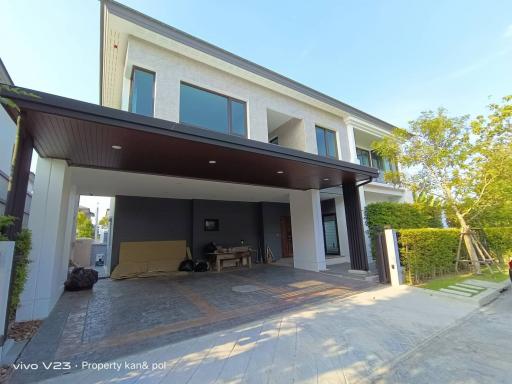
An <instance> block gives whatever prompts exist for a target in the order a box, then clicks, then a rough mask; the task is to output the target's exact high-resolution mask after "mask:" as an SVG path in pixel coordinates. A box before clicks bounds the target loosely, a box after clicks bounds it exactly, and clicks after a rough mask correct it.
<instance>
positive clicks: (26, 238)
mask: <svg viewBox="0 0 512 384" xmlns="http://www.w3.org/2000/svg"><path fill="white" fill-rule="evenodd" d="M14 220H15V218H14V217H12V216H0V231H1V232H0V241H4V240H8V239H7V236H5V235H4V234H3V232H4V231H5V230H6V229H7V228H8V227H9V226H11V225H13V224H14ZM31 249H32V234H31V233H30V231H29V230H28V229H22V230H21V232H20V233H18V235H17V236H16V240H15V245H14V265H13V268H14V280H13V282H12V292H11V302H10V305H9V319H13V318H14V316H15V314H16V308H18V305H19V303H20V297H21V293H22V292H23V288H24V287H25V283H26V282H27V278H28V265H29V264H30V260H29V258H28V255H29V253H30V250H31Z"/></svg>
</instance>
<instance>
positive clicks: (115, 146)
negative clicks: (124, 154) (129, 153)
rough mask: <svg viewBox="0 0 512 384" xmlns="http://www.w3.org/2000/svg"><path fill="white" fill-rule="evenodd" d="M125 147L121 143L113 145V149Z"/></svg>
mask: <svg viewBox="0 0 512 384" xmlns="http://www.w3.org/2000/svg"><path fill="white" fill-rule="evenodd" d="M122 148H123V147H121V146H120V145H113V146H112V149H122Z"/></svg>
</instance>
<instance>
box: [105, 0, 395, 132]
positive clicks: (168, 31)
mask: <svg viewBox="0 0 512 384" xmlns="http://www.w3.org/2000/svg"><path fill="white" fill-rule="evenodd" d="M102 4H104V7H105V9H107V10H108V12H109V13H112V14H113V15H115V16H117V17H119V18H122V19H124V20H126V21H129V22H132V23H134V24H136V25H139V26H140V27H142V28H145V29H147V30H150V31H152V32H154V33H157V34H159V35H162V36H164V37H167V38H169V39H172V40H175V41H177V42H179V43H182V44H185V45H187V46H189V47H191V48H194V49H197V50H199V51H201V52H203V53H206V54H208V55H211V56H213V57H215V58H217V59H220V60H223V61H225V62H227V63H229V64H232V65H235V66H237V67H239V68H241V69H244V70H246V71H248V72H251V73H253V74H256V75H258V76H261V77H263V78H265V79H267V80H270V81H273V82H275V83H277V84H279V85H282V86H285V87H287V88H289V89H292V90H294V91H297V92H299V93H302V94H303V95H306V96H309V97H311V98H313V99H316V100H318V101H320V102H323V103H325V104H327V105H330V106H331V107H334V108H337V109H339V110H341V111H343V112H345V113H348V114H352V115H354V116H357V117H359V118H361V119H364V120H366V121H369V122H371V123H373V124H376V125H378V126H381V127H384V128H386V129H389V130H392V129H394V128H396V127H395V126H394V125H392V124H390V123H388V122H386V121H384V120H381V119H379V118H377V117H375V116H372V115H370V114H368V113H366V112H363V111H361V110H359V109H357V108H355V107H352V106H350V105H348V104H345V103H343V102H341V101H339V100H337V99H335V98H333V97H331V96H328V95H326V94H324V93H321V92H319V91H316V90H314V89H313V88H310V87H308V86H306V85H304V84H301V83H299V82H297V81H295V80H292V79H290V78H288V77H286V76H283V75H281V74H279V73H277V72H274V71H272V70H270V69H268V68H265V67H263V66H261V65H259V64H256V63H254V62H252V61H249V60H247V59H244V58H243V57H240V56H238V55H235V54H233V53H231V52H228V51H226V50H224V49H222V48H220V47H217V46H216V45H213V44H211V43H208V42H207V41H204V40H201V39H199V38H197V37H194V36H192V35H190V34H188V33H186V32H183V31H181V30H179V29H177V28H174V27H172V26H170V25H168V24H165V23H163V22H161V21H159V20H157V19H154V18H152V17H150V16H147V15H145V14H143V13H141V12H139V11H137V10H135V9H132V8H130V7H127V6H125V5H123V4H120V3H118V2H116V1H114V0H102ZM102 8H103V7H102ZM103 29H104V27H102V30H103ZM102 33H103V32H102ZM102 51H103V49H102ZM102 61H103V60H102ZM100 76H101V75H100ZM100 92H101V91H100Z"/></svg>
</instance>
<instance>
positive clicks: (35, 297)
mask: <svg viewBox="0 0 512 384" xmlns="http://www.w3.org/2000/svg"><path fill="white" fill-rule="evenodd" d="M36 172H37V176H38V177H37V178H36V180H35V185H34V196H33V200H32V211H31V215H30V219H29V229H30V230H31V231H32V251H31V252H30V256H29V258H30V260H31V263H30V271H29V277H28V279H27V283H26V286H25V289H24V291H23V293H22V296H21V304H20V306H19V307H18V311H17V313H16V319H17V320H18V321H26V320H32V319H43V318H45V317H47V316H48V314H49V313H50V311H51V310H52V309H53V307H54V306H55V304H56V302H57V300H58V299H59V297H60V295H61V293H62V291H63V283H64V281H65V280H66V277H67V270H68V262H69V256H70V250H71V242H72V240H73V223H74V221H75V212H74V207H75V206H76V204H77V199H78V198H79V196H78V194H77V193H76V188H75V187H74V186H72V184H71V179H70V173H69V169H68V166H67V165H66V162H65V161H62V160H50V159H39V160H38V163H37V171H36Z"/></svg>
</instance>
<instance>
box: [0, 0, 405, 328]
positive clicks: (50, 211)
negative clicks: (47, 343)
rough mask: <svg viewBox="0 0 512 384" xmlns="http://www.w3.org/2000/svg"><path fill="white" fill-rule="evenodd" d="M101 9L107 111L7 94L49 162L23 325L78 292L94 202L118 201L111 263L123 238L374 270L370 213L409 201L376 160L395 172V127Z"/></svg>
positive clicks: (155, 24) (144, 21)
mask: <svg viewBox="0 0 512 384" xmlns="http://www.w3.org/2000/svg"><path fill="white" fill-rule="evenodd" d="M101 7H102V12H101V41H100V44H101V49H100V52H101V57H100V63H101V68H100V76H101V79H100V89H101V91H100V92H101V95H100V104H101V105H100V106H99V105H94V104H89V103H83V102H80V101H77V100H71V99H67V98H63V97H59V96H55V95H49V94H45V93H42V92H38V91H34V90H28V89H21V88H10V87H8V86H0V95H4V96H6V97H10V98H12V99H13V100H15V101H16V103H17V104H18V106H19V107H20V109H21V111H22V113H23V116H25V119H23V120H22V121H24V124H23V125H22V127H21V128H22V131H23V132H24V133H25V135H24V136H23V137H24V139H23V140H22V144H23V145H20V146H19V148H21V149H20V151H21V152H22V153H23V154H28V153H29V149H30V150H31V148H32V146H33V148H35V150H36V151H37V152H38V154H39V159H38V163H37V172H36V173H37V178H36V182H35V186H34V190H35V192H34V197H33V199H32V213H31V217H30V221H29V228H30V229H31V230H32V233H33V248H32V252H31V256H30V257H31V260H32V263H31V264H30V276H29V279H28V282H27V286H26V288H25V290H24V292H23V295H22V298H21V306H20V307H19V308H18V312H17V318H18V320H30V319H36V318H44V317H46V316H47V315H48V314H49V312H50V311H51V309H52V308H53V306H54V305H55V303H56V301H57V300H58V298H59V297H60V294H61V293H62V289H63V288H62V283H63V281H64V280H65V278H66V275H67V268H68V261H69V257H70V251H71V245H72V243H73V240H74V225H75V222H76V213H77V210H78V205H79V197H80V195H96V196H112V197H114V199H112V201H111V207H110V215H111V216H110V217H111V221H110V222H111V226H110V228H111V230H110V231H109V239H108V242H107V243H108V249H107V251H106V258H107V265H108V266H110V269H112V268H114V267H115V266H116V264H118V260H119V250H120V244H121V243H122V242H128V241H137V242H141V241H154V240H186V242H187V244H188V246H189V247H190V249H191V252H192V256H193V257H194V258H195V259H202V258H204V257H205V251H204V248H205V246H206V245H207V244H208V243H210V242H215V243H217V244H220V245H224V246H234V245H239V244H241V243H243V244H245V245H250V246H251V247H252V248H253V249H254V250H255V253H254V261H261V260H262V259H263V257H264V255H265V254H266V253H267V251H268V250H271V251H272V254H273V255H274V257H275V258H276V259H279V258H281V257H285V258H286V257H288V258H292V259H291V260H292V261H293V265H294V267H295V268H300V269H307V270H312V271H320V270H325V269H326V266H327V265H328V264H330V263H336V262H348V261H350V268H351V269H352V270H360V271H368V270H369V268H370V267H371V264H372V257H371V255H370V252H369V249H370V248H369V244H368V239H367V237H366V236H365V231H364V225H363V208H364V206H365V204H367V203H368V202H370V201H389V200H393V201H403V200H406V199H407V198H408V197H407V196H408V194H407V193H406V191H404V190H401V189H397V188H394V187H393V186H391V185H388V184H385V183H383V182H381V181H379V171H378V170H377V169H375V168H372V167H371V166H376V167H378V168H381V169H382V170H384V169H386V167H392V166H393V165H392V164H390V163H389V162H386V161H385V160H384V159H380V158H379V157H377V156H376V155H375V154H372V153H371V151H369V149H370V147H371V143H372V142H373V141H374V140H378V139H379V138H381V137H383V136H385V135H389V134H390V132H391V130H392V129H393V128H394V127H393V126H392V125H390V124H388V123H386V122H384V121H382V120H380V119H378V118H376V117H373V116H371V115H369V114H367V113H365V112H362V111H360V110H358V109H356V108H353V107H351V106H349V105H347V104H344V103H342V102H340V101H338V100H336V99H333V98H331V97H329V96H326V95H324V94H322V93H320V92H317V91H315V90H313V89H311V88H308V87H306V86H304V85H301V84H299V83H297V82H295V81H293V80H290V79H288V78H286V77H284V76H281V75H279V74H277V73H275V72H272V71H270V70H268V69H265V68H263V67H261V66H259V65H257V64H254V63H252V62H250V61H248V60H245V59H243V58H241V57H238V56H236V55H233V54H231V53H229V52H226V51H224V50H223V49H221V48H218V47H215V46H213V45H211V44H209V43H207V42H205V41H202V40H199V39H197V38H195V37H192V36H190V35H188V34H186V33H184V32H181V31H179V30H177V29H175V28H172V27H170V26H167V25H165V24H163V23H161V22H159V21H157V20H155V19H152V18H150V17H148V16H145V15H143V14H141V13H139V12H137V11H135V10H133V9H130V8H128V7H126V6H124V5H121V4H119V3H116V2H114V1H102V2H101ZM7 109H8V110H9V113H10V114H11V117H13V116H15V114H16V112H15V111H13V110H12V109H9V108H7ZM30 153H31V152H30ZM25 166H26V164H25ZM24 175H26V174H24V173H23V172H22V171H20V173H19V174H16V175H15V177H14V179H13V180H14V184H16V185H18V184H21V182H22V181H23V180H24V179H23V177H24ZM25 177H26V176H25ZM16 196H17V197H19V198H21V197H23V196H21V195H16Z"/></svg>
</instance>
